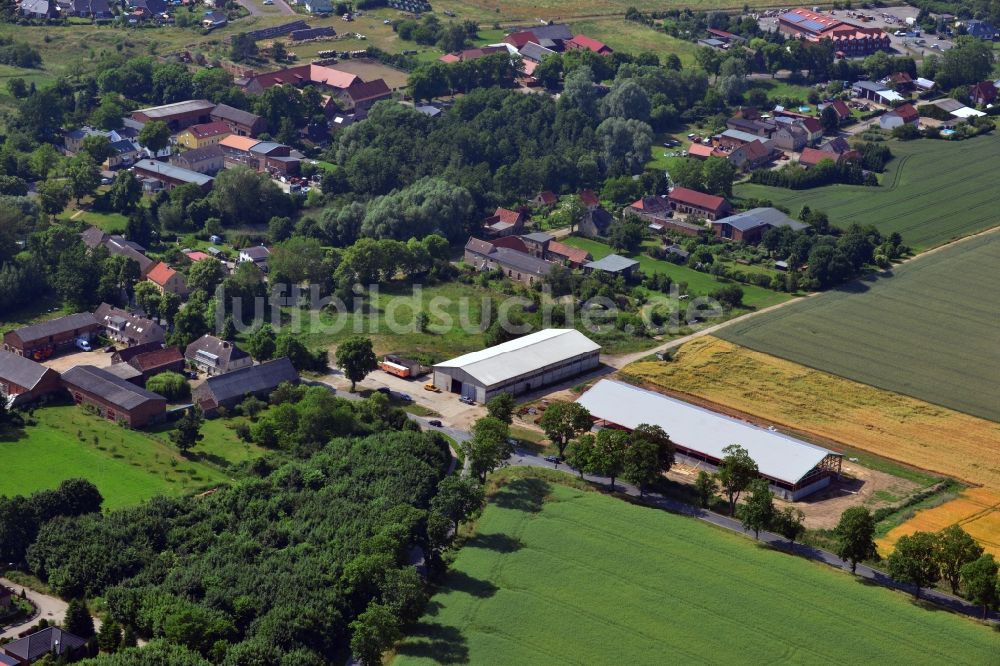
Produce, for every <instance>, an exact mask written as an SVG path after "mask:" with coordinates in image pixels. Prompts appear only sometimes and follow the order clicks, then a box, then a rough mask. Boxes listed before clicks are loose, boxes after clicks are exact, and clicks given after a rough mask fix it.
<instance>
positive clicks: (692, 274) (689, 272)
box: [562, 236, 791, 308]
mask: <svg viewBox="0 0 1000 666" xmlns="http://www.w3.org/2000/svg"><path fill="white" fill-rule="evenodd" d="M562 242H564V243H566V244H567V245H572V246H573V247H578V248H582V249H584V250H587V251H588V252H590V254H591V255H593V257H594V259H600V258H601V257H605V256H607V255H609V254H611V253H612V252H613V250H612V249H611V246H610V245H607V244H606V243H602V242H600V241H596V240H593V239H590V238H581V237H579V236H571V237H569V238H564V239H562ZM632 258H633V259H635V260H637V261H638V262H639V268H640V270H642V272H644V273H650V274H651V273H665V274H666V275H669V276H670V278H671V279H672V280H673V281H674V282H677V283H681V282H686V283H687V286H688V293H690V294H692V295H694V296H705V295H708V294H710V293H712V292H713V291H715V290H716V289H718V288H719V287H721V286H723V285H724V284H726V283H724V282H720V281H719V280H718V279H717V278H716V277H715V276H714V275H709V274H708V273H702V272H701V271H696V270H694V269H693V268H688V267H687V266H680V265H678V264H672V263H670V262H669V261H661V260H659V259H653V258H652V257H649V256H647V255H646V254H643V253H639V254H636V255H634V256H633V257H632ZM741 268H742V267H741ZM730 284H731V283H730ZM740 287H741V288H742V289H743V303H744V304H745V305H747V306H750V307H754V308H766V307H768V306H771V305H775V304H777V303H781V302H783V301H787V300H788V299H789V298H791V296H790V295H789V294H786V293H781V292H777V291H771V290H770V289H764V288H763V287H758V286H756V285H749V284H741V285H740Z"/></svg>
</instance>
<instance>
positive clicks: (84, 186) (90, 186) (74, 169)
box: [66, 153, 101, 205]
mask: <svg viewBox="0 0 1000 666" xmlns="http://www.w3.org/2000/svg"><path fill="white" fill-rule="evenodd" d="M66 175H67V177H68V178H69V187H70V190H71V191H72V192H73V197H74V198H75V199H76V203H77V205H79V204H80V199H82V198H83V197H85V196H87V195H89V194H93V193H94V190H96V189H97V186H98V185H100V184H101V172H100V170H99V169H98V168H97V163H96V162H94V160H93V158H92V157H91V156H90V155H87V154H83V153H81V154H79V155H77V156H76V157H74V158H73V159H71V160H70V161H69V162H68V163H67V165H66Z"/></svg>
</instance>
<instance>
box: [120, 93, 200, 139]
mask: <svg viewBox="0 0 1000 666" xmlns="http://www.w3.org/2000/svg"><path fill="white" fill-rule="evenodd" d="M214 108H215V104H212V103H211V102H209V101H208V100H207V99H189V100H187V101H185V102H175V103H173V104H164V105H163V106H153V107H150V108H148V109H139V110H138V111H133V112H132V120H135V121H136V122H140V123H148V122H151V121H153V120H159V121H160V122H163V123H166V124H167V126H168V127H169V128H170V129H171V130H173V131H175V132H176V131H178V130H182V129H184V128H185V127H190V126H191V125H197V124H198V123H207V122H209V121H210V120H211V118H210V116H209V114H210V113H211V112H212V109H214Z"/></svg>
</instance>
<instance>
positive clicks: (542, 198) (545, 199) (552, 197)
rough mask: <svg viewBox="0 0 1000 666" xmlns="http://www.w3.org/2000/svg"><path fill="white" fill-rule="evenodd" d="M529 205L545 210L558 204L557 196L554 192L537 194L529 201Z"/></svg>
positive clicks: (546, 191)
mask: <svg viewBox="0 0 1000 666" xmlns="http://www.w3.org/2000/svg"><path fill="white" fill-rule="evenodd" d="M531 203H533V204H535V205H536V206H543V207H546V208H551V207H553V206H555V205H556V204H557V203H559V196H558V195H557V194H555V193H554V192H551V191H549V190H545V191H544V192H539V193H538V194H536V195H535V198H534V199H532V200H531Z"/></svg>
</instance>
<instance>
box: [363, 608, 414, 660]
mask: <svg viewBox="0 0 1000 666" xmlns="http://www.w3.org/2000/svg"><path fill="white" fill-rule="evenodd" d="M350 628H351V652H352V653H353V655H354V658H355V659H357V660H358V662H360V663H361V666H382V653H383V652H385V651H386V650H388V649H389V648H390V647H392V645H393V643H395V642H396V641H398V640H399V639H400V637H401V636H402V633H401V632H400V628H399V620H398V619H397V618H396V616H395V615H394V614H393V613H392V611H390V610H389V609H388V608H387V607H386V606H384V605H382V604H376V603H373V604H369V605H368V608H367V610H365V612H364V613H361V614H360V615H358V619H356V620H354V621H353V622H351V627H350Z"/></svg>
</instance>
